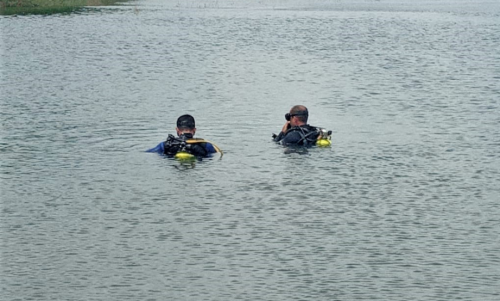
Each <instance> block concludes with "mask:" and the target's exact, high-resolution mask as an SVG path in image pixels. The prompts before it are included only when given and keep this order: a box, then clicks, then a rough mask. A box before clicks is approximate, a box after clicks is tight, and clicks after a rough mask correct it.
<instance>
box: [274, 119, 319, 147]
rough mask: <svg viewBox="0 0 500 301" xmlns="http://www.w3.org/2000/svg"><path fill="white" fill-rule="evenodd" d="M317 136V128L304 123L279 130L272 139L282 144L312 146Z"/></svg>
mask: <svg viewBox="0 0 500 301" xmlns="http://www.w3.org/2000/svg"><path fill="white" fill-rule="evenodd" d="M318 136H319V131H318V129H317V128H316V127H314V126H310V125H308V124H306V125H301V126H294V127H291V128H289V129H288V130H287V131H286V132H280V133H279V135H278V136H276V137H274V141H276V142H279V143H281V144H283V145H300V146H312V145H315V144H316V140H317V139H318Z"/></svg>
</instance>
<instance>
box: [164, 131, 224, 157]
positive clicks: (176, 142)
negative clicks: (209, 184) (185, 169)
mask: <svg viewBox="0 0 500 301" xmlns="http://www.w3.org/2000/svg"><path fill="white" fill-rule="evenodd" d="M207 143H210V142H208V141H206V140H204V139H202V138H193V136H192V135H181V136H180V137H174V135H168V138H167V140H166V141H165V142H164V144H163V148H164V153H165V155H167V156H175V155H176V154H177V153H179V152H185V153H188V154H191V155H193V156H196V157H206V156H208V155H209V154H210V152H209V150H208V149H207ZM210 145H212V146H213V148H214V149H215V151H217V152H220V153H222V151H221V150H220V149H219V148H218V147H217V146H216V145H215V144H212V143H210ZM212 152H213V151H212Z"/></svg>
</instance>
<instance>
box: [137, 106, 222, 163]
mask: <svg viewBox="0 0 500 301" xmlns="http://www.w3.org/2000/svg"><path fill="white" fill-rule="evenodd" d="M175 130H176V132H177V137H175V136H174V135H171V134H169V135H168V138H167V140H166V141H164V142H161V143H160V144H158V145H157V146H156V147H154V148H152V149H149V150H147V151H146V152H149V153H159V154H163V155H166V156H168V157H177V156H178V155H179V154H184V155H185V156H191V157H197V158H202V157H209V156H211V155H212V154H213V153H217V152H220V153H222V151H221V150H220V149H219V148H218V147H217V146H216V145H215V144H213V143H211V142H208V141H206V140H204V139H201V138H194V134H195V133H196V127H195V121H194V118H193V116H191V115H188V114H186V115H182V116H180V117H179V118H178V119H177V127H176V128H175Z"/></svg>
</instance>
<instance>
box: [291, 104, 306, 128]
mask: <svg viewBox="0 0 500 301" xmlns="http://www.w3.org/2000/svg"><path fill="white" fill-rule="evenodd" d="M308 117H309V112H308V111H307V108H306V107H305V106H301V105H297V106H294V107H292V108H291V109H290V113H287V114H285V119H286V120H287V121H290V125H291V126H299V125H304V124H306V123H307V118H308Z"/></svg>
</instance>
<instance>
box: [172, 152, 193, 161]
mask: <svg viewBox="0 0 500 301" xmlns="http://www.w3.org/2000/svg"><path fill="white" fill-rule="evenodd" d="M174 158H176V159H178V160H181V161H184V160H192V159H195V156H194V155H191V154H190V153H187V152H185V151H180V152H178V153H177V154H175V156H174Z"/></svg>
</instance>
